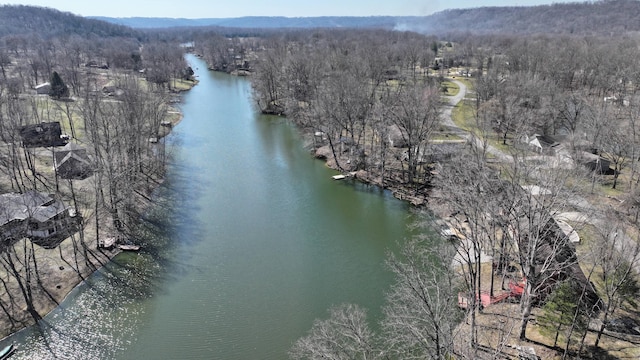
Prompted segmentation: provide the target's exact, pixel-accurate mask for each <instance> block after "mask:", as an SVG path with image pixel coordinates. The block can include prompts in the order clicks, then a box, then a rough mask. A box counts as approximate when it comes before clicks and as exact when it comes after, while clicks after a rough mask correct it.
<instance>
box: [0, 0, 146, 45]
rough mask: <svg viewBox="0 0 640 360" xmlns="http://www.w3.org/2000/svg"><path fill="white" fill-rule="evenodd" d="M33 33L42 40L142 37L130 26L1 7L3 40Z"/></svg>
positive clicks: (27, 8) (38, 9)
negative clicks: (77, 36)
mask: <svg viewBox="0 0 640 360" xmlns="http://www.w3.org/2000/svg"><path fill="white" fill-rule="evenodd" d="M30 34H37V35H38V36H40V37H41V38H43V39H48V38H51V37H56V36H60V35H63V36H69V35H72V34H75V35H79V36H89V35H95V36H99V37H140V36H141V35H140V34H139V33H138V31H136V30H133V29H131V28H130V27H125V26H121V25H116V24H113V23H110V22H104V21H98V20H95V19H89V18H85V17H82V16H78V15H74V14H71V13H68V12H62V11H59V10H55V9H50V8H44V7H37V6H26V5H0V37H3V36H7V35H30Z"/></svg>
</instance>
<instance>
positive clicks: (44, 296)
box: [0, 80, 198, 339]
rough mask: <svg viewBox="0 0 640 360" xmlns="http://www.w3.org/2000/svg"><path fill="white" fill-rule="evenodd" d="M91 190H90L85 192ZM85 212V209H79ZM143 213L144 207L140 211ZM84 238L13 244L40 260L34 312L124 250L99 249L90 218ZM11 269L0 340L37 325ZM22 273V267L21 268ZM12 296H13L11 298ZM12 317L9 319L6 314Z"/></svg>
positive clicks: (175, 119)
mask: <svg viewBox="0 0 640 360" xmlns="http://www.w3.org/2000/svg"><path fill="white" fill-rule="evenodd" d="M197 83H198V82H197V80H194V81H181V82H180V86H179V87H177V88H175V89H173V90H172V94H174V95H175V96H181V95H180V94H181V93H182V92H185V91H189V90H191V89H192V88H193V87H194V86H195V85H197ZM182 118H183V116H182V113H180V112H179V111H177V110H172V111H171V112H170V113H169V119H170V120H169V121H170V122H171V126H162V127H161V129H160V130H159V137H165V136H168V135H169V134H170V133H171V129H173V127H174V126H176V125H178V124H179V123H180V122H181V121H182ZM89 181H90V179H89V180H81V181H79V183H78V184H76V185H74V186H76V191H77V192H82V191H85V186H88V185H87V184H88V182H89ZM162 181H163V179H155V181H154V182H152V184H153V186H152V187H149V188H148V189H147V194H146V195H145V196H146V198H147V199H149V195H150V194H151V193H152V192H153V191H154V190H155V189H156V188H157V187H158V186H160V184H162ZM86 191H88V190H86ZM138 204H139V205H140V206H148V204H149V202H148V201H142V199H141V201H140V202H138ZM79 210H80V212H81V213H83V212H84V211H83V209H79ZM138 210H139V211H140V213H143V212H144V210H145V209H144V208H141V209H138ZM83 232H84V233H83V234H82V236H81V235H80V233H75V234H73V235H72V236H71V237H69V238H67V239H65V240H63V241H62V242H61V243H60V244H59V245H58V246H57V247H56V249H44V248H42V247H40V246H35V247H32V246H31V242H30V241H29V240H28V239H22V240H20V241H19V242H17V243H16V244H15V245H14V250H15V252H16V254H17V258H24V256H25V251H26V252H27V254H28V253H29V252H30V251H33V255H30V256H33V257H34V258H36V259H37V266H38V279H37V281H38V282H39V283H40V284H42V286H41V289H38V290H32V292H31V294H30V296H32V297H33V305H34V308H35V310H36V311H37V312H38V314H39V315H40V316H41V317H44V316H46V315H47V314H49V313H50V312H51V311H52V310H53V309H55V308H56V307H57V306H58V305H59V304H60V303H61V302H63V301H64V299H65V298H66V297H67V296H68V295H69V293H70V292H71V291H73V289H74V288H76V287H77V286H78V285H79V284H81V283H82V282H83V281H84V280H85V279H86V278H87V277H89V276H90V275H91V274H92V273H93V272H95V271H96V270H98V269H100V268H102V267H103V266H104V265H105V264H107V263H108V262H110V261H111V260H112V259H113V258H114V257H115V256H116V255H118V254H120V253H121V252H122V250H121V249H120V248H119V247H117V246H114V247H112V248H109V249H105V248H98V246H97V244H98V239H97V238H96V234H95V222H94V221H92V220H91V219H85V227H84V229H83ZM100 237H101V238H102V239H106V238H111V237H115V235H114V234H109V233H108V232H107V231H105V230H102V232H101V234H100ZM8 271H9V270H8V269H6V268H4V267H3V268H2V269H0V277H1V278H2V286H3V290H4V291H3V292H2V293H1V294H0V299H2V302H3V303H4V304H11V306H9V307H7V308H6V310H3V311H2V314H3V315H4V316H0V339H3V338H5V337H7V336H10V335H11V334H13V333H15V332H17V331H19V330H21V329H23V328H25V327H27V326H30V325H33V324H34V323H35V319H34V318H33V316H32V315H31V314H29V312H28V311H27V306H26V302H25V300H24V296H16V295H15V294H20V293H21V292H22V290H21V289H20V285H19V284H18V283H17V282H16V281H15V278H14V276H15V275H9V274H8ZM18 271H20V268H18ZM12 294H13V297H12ZM5 311H6V312H9V313H10V314H11V315H10V316H6V312H5Z"/></svg>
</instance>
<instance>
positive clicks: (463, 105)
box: [0, 0, 640, 359]
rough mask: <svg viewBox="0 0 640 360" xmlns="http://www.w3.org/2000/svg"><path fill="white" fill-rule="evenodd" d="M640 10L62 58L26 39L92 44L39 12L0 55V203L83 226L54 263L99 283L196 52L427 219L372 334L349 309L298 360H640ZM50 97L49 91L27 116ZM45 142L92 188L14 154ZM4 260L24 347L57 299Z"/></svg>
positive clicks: (18, 260) (326, 153) (129, 226)
mask: <svg viewBox="0 0 640 360" xmlns="http://www.w3.org/2000/svg"><path fill="white" fill-rule="evenodd" d="M2 9H11V10H15V9H18V10H21V11H25V14H28V13H29V11H28V10H29V9H30V8H27V7H4V8H0V14H2V11H3V10H2ZM638 9H640V2H638V1H628V0H627V1H618V0H614V1H596V2H589V3H582V4H579V3H575V4H554V5H550V6H538V7H531V8H519V7H509V8H480V9H474V10H450V11H446V12H442V13H438V14H434V15H432V16H431V17H426V18H424V19H429V22H430V26H431V28H430V29H425V28H423V27H422V25H423V24H420V22H421V21H423V20H424V19H423V18H415V19H412V21H414V20H415V21H417V22H418V23H417V24H412V23H407V24H402V26H397V25H398V24H396V29H400V28H402V29H407V30H408V29H415V30H425V32H426V33H422V32H415V31H398V30H391V29H384V28H375V29H363V28H358V29H354V28H350V29H330V28H310V29H271V30H269V31H259V30H257V29H250V28H242V29H240V28H238V29H231V28H224V29H223V28H217V27H204V28H173V29H161V30H158V29H156V30H152V31H151V30H147V31H145V32H143V33H138V32H134V31H133V30H129V31H132V33H130V34H129V35H125V33H126V30H122V29H124V28H121V27H114V28H112V30H111V31H112V32H109V33H101V34H100V35H97V34H96V33H95V32H94V35H91V36H89V35H87V34H85V33H78V34H77V35H59V36H51V37H49V36H44V35H37V34H35V32H34V33H32V32H31V31H32V30H28V31H27V32H26V33H24V31H25V26H26V27H27V28H29V29H34V28H35V26H34V24H48V23H53V21H52V20H51V21H44V20H42V19H43V18H46V16H44V15H42V14H44V13H47V12H48V13H50V16H51V18H50V19H65V18H66V17H71V18H72V19H73V20H68V22H69V24H68V25H62V24H56V25H55V26H54V28H52V29H51V31H49V33H50V34H51V33H54V32H55V31H54V29H58V28H64V27H65V26H69V27H71V28H80V27H82V26H87V27H89V25H82V26H80V25H73V24H93V23H92V22H91V23H84V22H83V21H85V20H81V19H76V18H74V17H73V16H72V15H69V14H63V13H59V12H56V11H54V10H46V9H38V8H36V9H34V12H33V14H34V18H33V19H34V20H33V21H31V20H29V18H25V19H24V21H23V22H22V25H15V26H14V28H13V30H11V31H8V32H7V34H8V35H5V36H3V37H2V38H0V42H1V44H2V45H1V46H0V59H1V60H2V61H0V65H1V66H2V69H1V70H2V79H3V81H2V82H0V116H1V120H2V122H0V136H2V137H1V140H2V141H3V142H4V143H5V145H6V146H3V147H2V148H1V150H0V151H2V153H1V156H0V161H1V163H0V172H2V174H3V178H4V179H6V181H5V182H2V183H0V189H2V190H3V192H19V193H24V192H26V191H29V190H38V191H46V192H48V193H54V194H56V195H57V196H58V197H60V198H61V199H63V200H65V201H67V202H69V203H72V204H74V207H75V208H76V209H78V210H79V213H80V214H81V215H82V216H81V222H80V229H81V230H80V231H79V232H78V233H77V234H76V233H74V234H73V236H71V239H72V240H73V241H69V242H68V243H65V242H62V243H61V244H62V245H61V246H64V244H67V246H68V249H69V250H68V252H66V253H63V252H60V258H62V260H66V259H67V258H73V259H76V260H75V266H76V268H75V271H76V272H77V273H78V274H81V273H82V271H81V270H80V268H81V267H82V266H80V263H86V265H83V266H84V267H89V268H91V267H94V268H95V266H96V265H97V264H96V263H94V262H95V259H98V258H99V255H98V254H99V253H101V252H103V250H100V251H96V250H95V248H96V242H97V239H98V238H100V236H101V234H108V235H109V236H113V237H118V238H129V237H130V235H132V234H135V233H136V231H137V229H138V228H139V226H140V221H141V217H140V204H141V203H142V204H144V203H146V202H147V201H149V198H148V193H149V191H150V189H152V188H153V187H154V186H155V184H157V183H158V182H160V181H161V180H162V175H163V171H164V164H165V161H166V158H165V157H164V155H165V154H164V151H162V136H163V135H164V134H165V133H166V132H165V130H163V129H165V127H166V125H171V124H173V123H174V122H175V121H176V120H175V119H172V118H171V117H170V110H171V107H170V103H171V100H170V96H171V94H172V93H173V92H176V91H179V90H181V89H183V88H182V87H181V86H182V85H185V83H186V84H191V85H192V84H193V83H192V82H190V74H191V72H190V71H189V69H188V68H187V66H186V64H185V63H184V60H183V52H184V51H185V48H184V47H181V46H179V44H181V43H185V42H191V43H192V44H193V46H192V47H191V48H190V50H191V51H193V52H195V53H196V54H197V55H198V56H200V57H202V58H203V59H204V60H205V61H206V62H207V63H208V64H209V67H210V68H211V69H212V70H215V71H224V72H228V73H230V74H234V75H239V76H250V80H251V82H252V86H253V90H254V94H253V95H254V99H255V103H256V106H257V109H259V110H260V111H262V112H264V113H269V114H276V115H281V116H286V118H287V119H288V120H289V121H291V122H292V123H294V124H296V125H297V126H298V127H299V128H300V129H301V132H302V134H303V136H305V137H306V138H307V139H308V145H309V150H310V152H311V153H312V154H313V155H314V156H317V157H319V158H323V159H325V160H326V161H327V164H328V166H331V167H333V168H335V169H337V170H339V171H341V172H342V173H343V174H345V175H346V176H353V177H355V178H357V179H359V180H361V181H364V182H367V183H371V184H375V185H378V186H381V187H384V188H388V189H390V190H391V191H393V193H394V194H395V195H396V196H397V197H399V198H402V199H407V200H409V201H411V202H412V203H414V204H416V205H419V206H418V207H416V211H417V212H419V213H420V216H418V218H419V220H418V221H417V224H415V226H416V229H417V231H416V232H415V233H416V236H415V237H414V238H412V239H408V240H407V241H406V243H405V244H404V245H403V249H402V251H401V252H400V253H398V254H395V255H392V256H390V257H389V259H388V266H389V269H390V270H391V271H392V272H393V274H394V275H395V282H394V284H393V286H392V287H391V288H390V289H389V291H388V293H387V294H386V303H385V305H384V308H383V311H382V313H383V317H382V320H381V322H380V323H379V324H371V323H370V322H369V320H368V319H367V317H366V310H365V309H362V308H360V307H359V306H358V305H357V304H343V305H338V306H336V307H334V308H332V309H329V316H328V318H327V319H320V320H317V321H316V322H315V323H314V324H313V326H312V328H311V329H310V331H309V333H308V334H307V335H306V336H304V337H302V338H301V339H299V340H298V341H297V342H296V343H295V344H294V346H293V347H292V349H291V351H290V356H291V357H292V358H296V359H314V358H336V359H342V358H371V359H382V358H420V359H451V358H456V359H484V358H486V359H502V358H514V357H518V356H520V358H527V356H529V355H527V354H530V353H531V352H536V353H537V354H538V356H540V357H541V358H563V359H566V358H593V359H602V358H633V357H638V356H640V353H638V347H637V344H638V343H639V342H640V338H639V336H640V333H638V331H637V328H638V326H639V324H640V321H639V315H638V309H637V302H636V298H637V296H638V294H639V293H640V285H639V283H638V280H639V279H638V270H640V245H639V242H638V240H639V236H638V234H639V233H638V218H639V214H640V207H639V204H640V191H639V188H638V184H640V161H639V159H640V156H638V153H639V151H640V131H639V129H638V127H636V126H635V125H638V122H637V121H636V120H638V115H639V114H640V113H639V112H638V102H639V101H640V95H639V93H638V90H640V87H639V86H638V84H640V70H639V69H640V66H638V65H640V64H638V59H640V37H638V36H637V30H636V27H637V26H638V25H637V21H635V19H637V16H635V17H634V14H637V13H638ZM25 16H26V15H25ZM43 16H44V17H43ZM92 21H96V20H92ZM63 22H67V20H65V21H63ZM24 24H27V25H24ZM29 24H31V25H29ZM405 25H406V26H405ZM18 26H20V27H18ZM101 26H104V27H105V29H107V28H109V26H111V25H106V24H103V25H101ZM43 27H44V26H43ZM96 27H97V28H100V26H98V25H96ZM44 28H46V27H44ZM118 29H121V30H122V31H123V32H119V31H120V30H118ZM427 30H428V31H427ZM38 31H40V30H38ZM105 31H106V30H105ZM140 34H143V35H140ZM54 74H55V75H54ZM45 80H50V83H51V85H52V88H53V84H56V89H58V90H56V91H52V92H49V95H50V96H45V97H42V96H36V95H35V90H34V88H35V87H36V86H37V85H38V84H40V83H41V82H43V81H45ZM62 81H64V83H65V86H68V90H67V91H66V92H65V91H64V87H62V84H61V82H62ZM54 120H57V121H59V122H60V123H61V124H62V128H63V130H64V132H65V134H68V135H69V138H70V141H72V142H74V143H76V144H79V145H83V146H85V147H86V149H87V151H88V152H89V153H90V154H91V159H92V160H91V161H92V162H93V165H94V168H95V169H99V171H96V172H95V173H94V174H92V176H90V177H88V178H85V179H82V180H77V179H73V180H66V179H65V180H64V181H63V180H59V179H58V176H57V174H56V173H52V170H50V162H51V160H50V159H51V152H53V150H48V149H47V150H44V151H37V150H34V148H32V147H26V146H23V145H24V140H23V139H21V138H20V137H19V134H20V129H21V128H22V127H24V126H27V125H37V124H39V123H41V122H42V121H54ZM125 184H127V186H125ZM129 185H131V186H129ZM79 189H83V191H82V192H81V191H79ZM432 229H436V232H440V234H439V235H440V236H438V234H435V235H434V234H433V230H432ZM576 236H578V237H579V240H580V241H579V242H576V240H575V239H576ZM88 239H91V240H88ZM3 240H4V243H3V251H2V253H1V254H0V264H1V265H2V268H0V272H2V271H4V273H3V274H2V276H0V279H1V280H2V284H1V285H2V286H3V287H4V288H5V289H6V290H7V292H6V293H7V296H5V297H1V298H0V309H1V310H2V311H3V312H4V314H6V315H7V316H8V319H9V320H8V321H7V322H8V323H7V324H6V326H7V328H8V329H9V330H8V331H12V330H14V329H16V328H19V327H20V326H22V325H23V324H24V323H26V322H28V320H29V319H27V318H28V317H30V318H31V320H34V321H37V320H39V317H40V316H41V314H40V312H41V309H39V308H38V307H37V306H38V302H37V301H35V300H36V298H37V295H38V294H52V293H55V290H54V289H52V288H51V287H50V284H47V282H46V281H43V280H44V279H41V278H40V275H41V274H40V272H39V269H42V268H43V264H42V263H41V258H40V257H39V254H41V253H42V250H41V249H40V248H39V247H38V246H34V245H33V243H32V242H29V241H27V240H25V239H19V241H18V240H17V239H10V240H9V239H3ZM87 253H91V254H93V255H89V256H87ZM63 254H64V255H63ZM65 256H66V257H65ZM487 256H490V257H491V260H490V261H488V262H487V261H485V260H484V259H485V258H486V257H487ZM434 258H435V259H441V260H442V261H441V263H440V264H439V266H436V267H434V266H433V265H432V264H433V259H434ZM68 264H69V262H68V261H67V262H65V265H64V266H69V265H68ZM72 267H73V266H72ZM32 279H38V281H32ZM53 298H55V296H53ZM52 302H53V303H55V301H52ZM25 308H26V309H27V311H26V312H25V311H23V310H22V309H25ZM25 314H26V315H25ZM373 329H376V331H375V332H374V330H373ZM531 358H534V357H531Z"/></svg>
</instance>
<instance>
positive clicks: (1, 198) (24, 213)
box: [0, 191, 67, 226]
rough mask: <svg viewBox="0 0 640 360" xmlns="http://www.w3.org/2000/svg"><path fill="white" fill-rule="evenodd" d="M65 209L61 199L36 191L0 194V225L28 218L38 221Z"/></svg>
mask: <svg viewBox="0 0 640 360" xmlns="http://www.w3.org/2000/svg"><path fill="white" fill-rule="evenodd" d="M66 209H67V207H66V206H65V205H64V203H62V202H61V201H59V200H55V199H54V198H53V197H52V196H51V195H48V194H44V193H41V192H37V191H27V192H25V193H23V194H16V193H9V194H0V226H3V225H5V224H8V223H10V222H12V221H14V220H19V221H22V220H26V219H28V218H32V219H34V220H36V221H40V222H43V221H47V220H49V219H51V218H52V217H54V216H56V215H58V214H60V213H61V212H63V211H65V210H66Z"/></svg>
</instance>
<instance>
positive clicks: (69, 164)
mask: <svg viewBox="0 0 640 360" xmlns="http://www.w3.org/2000/svg"><path fill="white" fill-rule="evenodd" d="M53 167H54V169H55V171H56V174H57V176H58V177H60V178H62V179H77V180H82V179H86V178H87V177H89V176H91V173H92V172H93V167H92V164H91V159H90V158H89V155H88V154H87V149H85V148H83V147H82V146H80V145H77V144H75V143H68V144H67V145H65V146H64V147H63V148H62V149H60V150H56V151H55V152H54V153H53Z"/></svg>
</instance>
